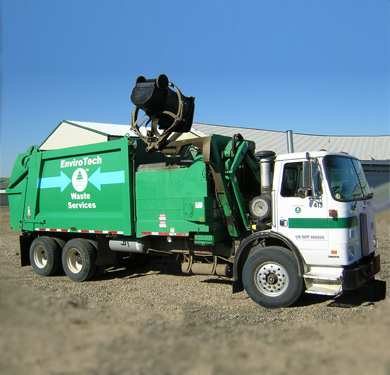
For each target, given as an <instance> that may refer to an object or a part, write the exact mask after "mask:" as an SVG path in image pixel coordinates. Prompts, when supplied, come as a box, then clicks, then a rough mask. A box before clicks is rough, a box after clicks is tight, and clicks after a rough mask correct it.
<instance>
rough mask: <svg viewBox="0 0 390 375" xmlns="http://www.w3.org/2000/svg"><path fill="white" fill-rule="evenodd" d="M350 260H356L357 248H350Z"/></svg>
mask: <svg viewBox="0 0 390 375" xmlns="http://www.w3.org/2000/svg"><path fill="white" fill-rule="evenodd" d="M348 259H349V260H354V259H355V248H354V247H353V246H350V247H349V248H348Z"/></svg>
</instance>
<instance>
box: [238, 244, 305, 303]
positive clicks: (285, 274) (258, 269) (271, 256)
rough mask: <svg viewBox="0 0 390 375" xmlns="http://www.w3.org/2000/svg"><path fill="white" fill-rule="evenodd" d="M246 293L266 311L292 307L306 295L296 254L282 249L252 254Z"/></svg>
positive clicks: (245, 275)
mask: <svg viewBox="0 0 390 375" xmlns="http://www.w3.org/2000/svg"><path fill="white" fill-rule="evenodd" d="M243 284H244V288H245V291H246V292H247V294H248V295H249V297H251V298H252V300H253V301H255V302H256V303H258V304H259V305H261V306H263V307H267V308H280V307H287V306H290V305H292V304H293V303H294V302H295V301H296V300H297V299H298V298H299V297H300V296H301V294H302V292H303V286H304V283H303V279H302V277H300V276H299V275H298V265H297V262H296V260H295V258H294V255H293V254H292V253H291V252H290V251H289V250H287V249H285V248H283V247H279V246H273V247H266V248H264V249H263V250H260V251H257V252H255V253H253V254H252V255H251V256H250V257H249V258H248V260H247V261H246V263H245V266H244V270H243Z"/></svg>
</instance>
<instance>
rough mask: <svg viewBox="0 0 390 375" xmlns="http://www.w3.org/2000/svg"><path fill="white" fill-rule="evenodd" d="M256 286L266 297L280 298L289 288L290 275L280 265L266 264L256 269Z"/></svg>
mask: <svg viewBox="0 0 390 375" xmlns="http://www.w3.org/2000/svg"><path fill="white" fill-rule="evenodd" d="M255 284H256V286H257V288H258V289H259V291H260V292H261V293H263V294H265V295H266V296H269V297H279V296H280V295H282V294H283V293H284V292H285V291H286V290H287V288H288V285H289V277H288V273H287V271H286V269H285V268H284V267H283V266H281V265H280V264H278V263H274V262H266V263H263V264H261V265H260V266H259V267H258V268H257V269H256V272H255Z"/></svg>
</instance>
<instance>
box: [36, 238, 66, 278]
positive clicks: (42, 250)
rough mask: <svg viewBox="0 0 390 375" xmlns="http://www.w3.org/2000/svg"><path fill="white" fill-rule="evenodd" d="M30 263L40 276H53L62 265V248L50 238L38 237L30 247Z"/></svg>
mask: <svg viewBox="0 0 390 375" xmlns="http://www.w3.org/2000/svg"><path fill="white" fill-rule="evenodd" d="M30 263H31V266H32V268H33V270H34V271H35V273H37V274H38V275H41V276H52V275H54V274H55V273H56V272H57V271H58V269H59V267H60V264H61V248H60V246H59V245H58V244H57V242H56V241H54V240H53V239H52V238H50V237H37V238H35V239H34V241H33V242H32V244H31V246H30Z"/></svg>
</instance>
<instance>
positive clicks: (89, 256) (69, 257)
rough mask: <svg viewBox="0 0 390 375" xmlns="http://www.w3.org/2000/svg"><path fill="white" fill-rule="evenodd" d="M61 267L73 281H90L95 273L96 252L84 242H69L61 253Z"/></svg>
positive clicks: (77, 240) (74, 240) (81, 240)
mask: <svg viewBox="0 0 390 375" xmlns="http://www.w3.org/2000/svg"><path fill="white" fill-rule="evenodd" d="M62 267H63V268H64V271H65V273H66V275H67V276H68V277H69V278H70V279H71V280H73V281H86V280H89V279H91V278H92V277H93V276H94V274H95V271H96V250H95V248H94V247H93V246H92V245H91V244H90V243H89V242H88V241H86V240H84V239H80V238H76V239H73V240H70V241H68V242H67V243H66V245H65V246H64V250H63V251H62Z"/></svg>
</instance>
